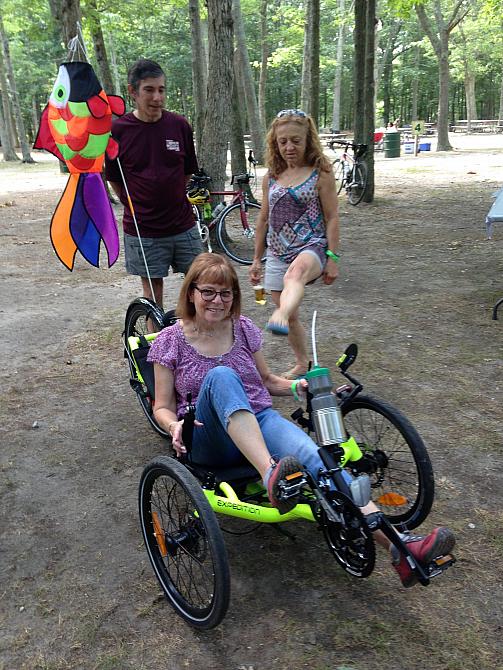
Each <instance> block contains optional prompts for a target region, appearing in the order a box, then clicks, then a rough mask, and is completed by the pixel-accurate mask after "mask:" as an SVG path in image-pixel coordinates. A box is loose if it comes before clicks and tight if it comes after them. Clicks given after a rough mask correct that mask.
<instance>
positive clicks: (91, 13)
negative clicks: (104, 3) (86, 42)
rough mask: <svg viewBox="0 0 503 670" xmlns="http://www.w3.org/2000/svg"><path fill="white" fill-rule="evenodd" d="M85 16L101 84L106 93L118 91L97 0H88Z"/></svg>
mask: <svg viewBox="0 0 503 670" xmlns="http://www.w3.org/2000/svg"><path fill="white" fill-rule="evenodd" d="M85 16H86V19H87V22H88V25H89V29H90V31H91V37H92V39H93V46H94V55H95V56H96V62H97V63H98V70H99V74H100V77H99V78H100V80H101V85H102V86H103V89H104V91H105V93H118V92H119V91H116V90H115V86H114V80H113V77H112V70H111V68H110V62H109V60H108V55H107V49H106V46H105V38H104V37H103V30H102V28H101V19H100V13H99V11H98V6H97V4H96V0H86V4H85Z"/></svg>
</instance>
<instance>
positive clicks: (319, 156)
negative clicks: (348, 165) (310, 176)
mask: <svg viewBox="0 0 503 670" xmlns="http://www.w3.org/2000/svg"><path fill="white" fill-rule="evenodd" d="M290 111H291V113H286V114H282V113H281V112H280V114H282V116H279V117H278V116H277V117H276V118H274V119H273V121H272V123H271V125H270V126H269V130H268V131H267V137H266V166H267V168H268V170H269V174H270V175H271V177H278V176H279V175H280V174H281V173H282V172H284V171H285V170H286V168H287V164H286V162H285V160H284V159H283V158H282V157H281V155H280V153H279V147H278V143H277V141H276V133H277V130H278V128H279V127H280V126H282V125H284V124H285V123H296V124H297V125H298V126H300V127H302V128H305V129H306V163H307V165H309V166H311V167H313V168H316V169H317V170H322V171H323V172H330V171H331V170H332V165H331V164H330V161H329V160H328V158H327V157H326V156H325V155H324V154H323V148H322V146H321V142H320V138H319V136H318V131H317V130H316V126H315V125H314V121H313V119H312V118H311V117H310V116H308V115H307V114H306V115H304V112H302V114H299V113H298V112H300V110H287V112H290Z"/></svg>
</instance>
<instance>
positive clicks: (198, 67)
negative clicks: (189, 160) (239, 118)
mask: <svg viewBox="0 0 503 670" xmlns="http://www.w3.org/2000/svg"><path fill="white" fill-rule="evenodd" d="M189 18H190V42H191V46H192V97H193V99H194V132H195V136H196V148H197V151H198V152H199V147H200V146H201V140H202V136H203V125H204V110H205V107H206V88H207V85H208V77H207V62H206V53H205V50H204V42H203V35H202V30H201V14H200V12H199V0H189Z"/></svg>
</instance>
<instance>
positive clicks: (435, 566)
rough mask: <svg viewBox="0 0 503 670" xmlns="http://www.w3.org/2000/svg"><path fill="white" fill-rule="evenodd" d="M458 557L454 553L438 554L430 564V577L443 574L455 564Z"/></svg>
mask: <svg viewBox="0 0 503 670" xmlns="http://www.w3.org/2000/svg"><path fill="white" fill-rule="evenodd" d="M455 562H456V558H455V557H454V556H453V555H452V554H445V555H444V556H437V558H434V559H433V560H432V561H431V563H430V564H429V566H428V577H436V576H437V575H440V574H442V572H444V571H445V570H447V568H450V567H451V565H454V563H455Z"/></svg>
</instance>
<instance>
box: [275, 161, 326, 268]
mask: <svg viewBox="0 0 503 670" xmlns="http://www.w3.org/2000/svg"><path fill="white" fill-rule="evenodd" d="M317 184H318V170H313V171H312V173H311V174H310V175H309V177H308V178H307V179H306V180H305V181H303V182H302V184H299V185H298V186H294V187H291V188H288V187H286V186H281V185H280V184H278V182H277V181H276V180H275V179H273V178H272V177H270V178H269V228H268V231H267V246H268V250H269V252H271V253H272V254H273V255H274V256H276V257H277V258H279V259H280V260H282V261H283V262H285V263H291V262H292V261H293V260H294V259H295V258H296V257H297V256H298V255H299V254H300V252H301V251H305V250H309V251H312V252H313V253H315V254H316V255H317V256H318V257H319V259H320V263H321V266H322V267H324V265H325V261H326V257H325V250H326V249H327V236H326V230H325V221H324V218H323V211H322V209H321V203H320V198H319V195H318V189H317V188H316V186H317Z"/></svg>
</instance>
